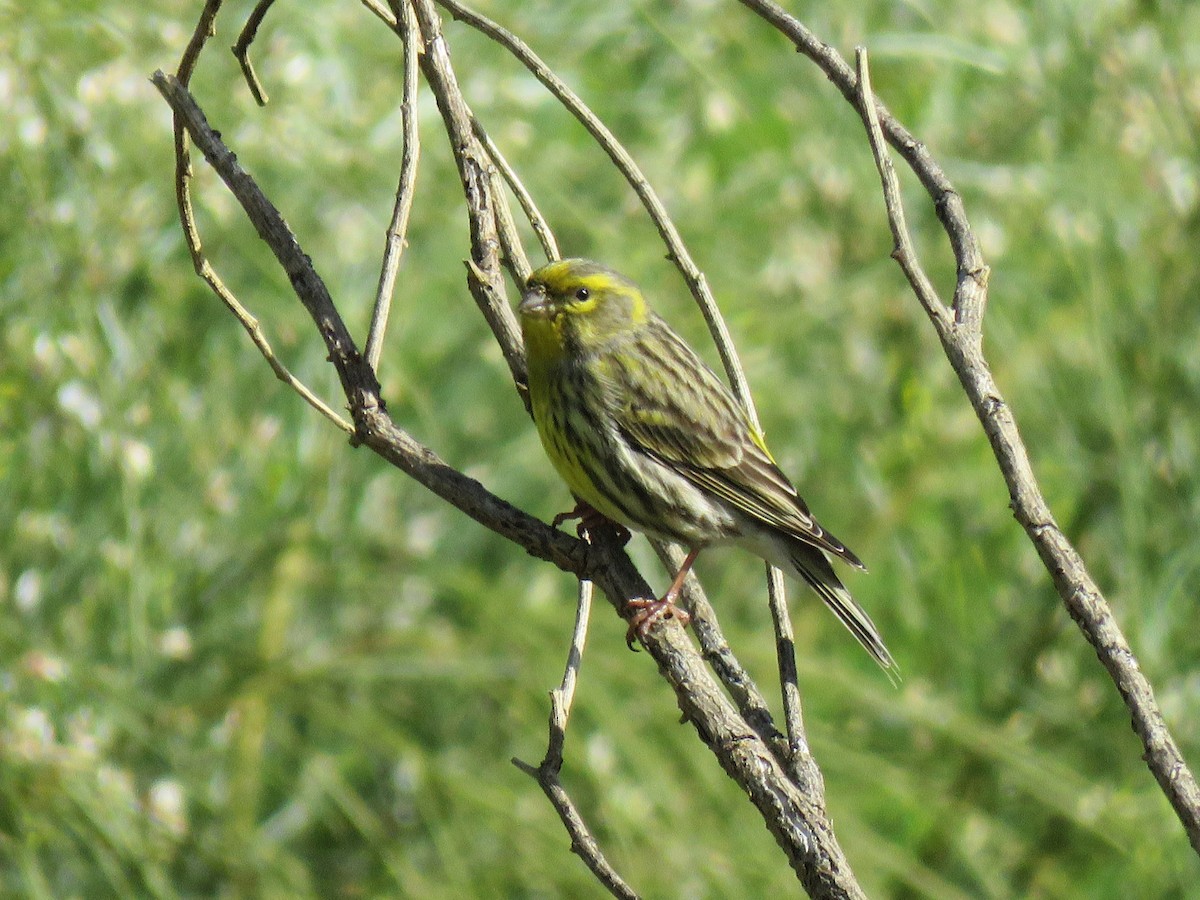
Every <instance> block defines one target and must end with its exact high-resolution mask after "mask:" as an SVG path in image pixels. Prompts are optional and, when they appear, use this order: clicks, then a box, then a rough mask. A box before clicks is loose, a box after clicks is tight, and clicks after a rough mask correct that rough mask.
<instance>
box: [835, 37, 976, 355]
mask: <svg viewBox="0 0 1200 900" xmlns="http://www.w3.org/2000/svg"><path fill="white" fill-rule="evenodd" d="M854 54H855V61H856V63H857V69H858V91H859V94H858V96H859V102H858V108H859V112H860V114H861V115H862V116H863V121H864V122H866V125H867V136H868V137H869V138H870V141H871V151H872V153H874V154H875V162H876V165H877V166H878V168H879V175H880V178H882V179H883V198H884V203H885V204H886V205H887V211H888V224H889V225H890V226H891V229H892V240H893V241H894V242H895V245H894V248H893V250H892V258H893V259H895V260H896V262H898V263H899V264H900V268H901V269H902V270H903V271H904V274H905V276H906V277H907V278H908V283H909V284H910V285H911V286H912V289H913V293H914V294H916V295H917V299H918V300H920V301H921V305H922V306H923V307H925V313H926V314H927V315H928V316H929V318H930V319H931V320H933V324H934V325H935V326H936V328H937V330H938V333H939V334H940V333H943V332H945V331H946V330H948V329H949V328H950V327H951V326H952V325H953V318H952V317H951V315H950V311H949V310H948V309H946V307H945V305H944V304H943V303H942V300H941V298H940V297H938V295H937V290H936V289H935V288H934V286H933V283H932V282H930V280H929V277H928V276H927V275H926V274H925V270H924V269H923V268H921V263H920V261H919V260H918V259H917V254H916V251H915V250H913V243H912V237H911V235H909V233H908V223H907V222H906V221H905V219H904V206H903V204H902V203H901V201H900V180H899V179H898V178H897V177H896V167H895V166H893V165H892V160H891V157H890V156H888V152H887V145H886V144H885V143H884V137H883V129H882V128H880V127H879V111H878V110H877V109H876V108H875V95H874V94H873V93H872V91H871V74H870V70H869V69H868V67H867V51H866V49H865V48H863V47H856V48H855V50H854Z"/></svg>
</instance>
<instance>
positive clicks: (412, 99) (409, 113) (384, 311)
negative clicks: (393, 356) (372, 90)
mask: <svg viewBox="0 0 1200 900" xmlns="http://www.w3.org/2000/svg"><path fill="white" fill-rule="evenodd" d="M397 7H398V9H397V12H398V13H399V15H398V16H397V18H396V31H397V33H398V34H399V35H400V40H402V41H403V42H404V89H403V90H404V92H403V95H402V96H401V100H400V120H401V123H402V128H403V131H404V149H403V151H402V152H401V155H400V180H399V183H398V184H397V186H396V204H395V206H394V207H393V208H392V221H391V223H390V224H389V225H388V230H387V239H386V241H385V242H384V248H383V265H382V266H381V267H380V270H379V287H378V289H377V290H376V292H375V307H374V310H373V311H372V313H371V327H370V329H369V330H368V333H367V350H366V355H367V364H368V365H370V367H371V368H372V369H374V370H375V371H376V372H378V371H379V355H380V353H382V352H383V335H384V333H385V332H386V331H387V321H388V312H389V311H390V310H391V307H392V295H393V294H394V293H395V290H396V275H397V274H398V273H399V271H400V257H401V256H402V255H403V253H404V247H405V245H406V244H407V240H406V237H405V236H406V235H407V233H408V216H409V213H411V212H412V202H413V191H414V188H415V187H416V180H417V160H418V159H419V157H420V155H421V143H420V137H419V136H418V134H417V26H416V23H415V22H414V21H413V16H412V9H411V8H410V7H409V6H408V4H407V3H405V4H403V6H402V7H400V6H399V4H397Z"/></svg>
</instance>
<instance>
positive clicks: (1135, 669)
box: [739, 0, 1200, 853]
mask: <svg viewBox="0 0 1200 900" xmlns="http://www.w3.org/2000/svg"><path fill="white" fill-rule="evenodd" d="M739 2H741V3H742V4H743V5H745V6H747V7H748V8H750V9H751V10H753V11H754V12H756V13H757V14H758V15H760V16H761V17H762V18H764V19H765V20H766V21H768V22H770V23H771V24H772V25H773V26H775V28H776V29H778V30H779V31H780V32H782V33H783V34H784V35H785V36H786V37H787V38H788V39H789V40H790V41H792V43H793V44H794V45H795V46H796V49H797V50H799V51H800V52H801V53H803V54H804V55H805V56H807V57H808V58H809V59H811V60H812V61H813V62H815V63H816V64H817V65H818V66H819V67H820V68H821V70H822V71H823V72H824V73H825V75H826V76H827V77H828V78H829V80H830V81H831V82H833V84H834V86H835V87H836V88H837V89H838V90H839V91H841V92H842V96H844V97H845V98H846V100H847V102H849V103H850V104H852V105H853V106H854V107H855V108H857V109H858V110H859V112H860V114H861V115H862V116H863V119H864V123H865V124H866V127H867V132H868V134H869V135H871V137H872V149H873V152H874V154H875V159H876V164H877V166H878V168H879V171H880V176H881V178H882V179H883V183H884V198H885V202H886V204H887V209H888V219H889V223H890V224H891V227H892V233H893V236H894V238H895V240H896V248H895V251H894V253H893V255H894V256H896V258H897V261H898V262H900V264H901V267H902V268H903V269H904V272H905V275H906V276H907V277H908V278H909V281H910V284H912V285H913V289H914V291H915V292H916V293H917V296H918V299H920V301H921V304H922V306H924V307H925V309H926V312H927V314H928V315H929V318H930V321H931V322H932V323H933V326H934V329H935V330H936V331H937V334H938V337H939V339H940V340H941V343H942V349H943V350H944V352H945V353H946V357H947V359H948V360H949V362H950V365H951V366H952V367H953V368H954V371H955V374H957V375H958V378H959V381H960V382H961V383H962V386H963V390H964V391H965V392H966V395H967V398H968V399H969V400H970V402H971V406H972V408H973V409H974V410H975V414H976V415H977V416H978V417H979V421H980V423H981V424H982V425H983V430H984V432H985V433H986V434H987V437H988V441H989V442H990V444H991V446H992V452H993V454H994V455H995V457H996V462H997V464H998V465H999V468H1000V471H1001V473H1002V474H1003V475H1004V480H1005V483H1006V484H1007V485H1008V492H1009V497H1010V505H1011V507H1012V510H1013V515H1014V516H1015V518H1016V520H1017V521H1018V522H1019V523H1020V524H1021V526H1022V527H1023V528H1024V529H1025V533H1026V534H1027V535H1028V536H1029V539H1030V541H1031V542H1032V543H1033V545H1034V547H1035V548H1036V549H1037V552H1038V555H1039V556H1040V557H1041V559H1042V563H1043V565H1045V567H1046V569H1047V571H1048V572H1049V573H1050V576H1051V578H1052V579H1053V581H1054V586H1055V588H1056V589H1057V590H1058V594H1059V597H1060V598H1061V599H1062V601H1063V604H1064V605H1065V606H1066V608H1067V612H1068V613H1070V615H1071V618H1072V619H1074V620H1075V623H1076V624H1077V625H1078V626H1079V628H1080V630H1081V631H1082V632H1083V634H1084V637H1085V638H1086V639H1087V640H1088V642H1089V643H1090V644H1091V645H1092V647H1093V648H1094V649H1095V651H1096V655H1097V656H1098V657H1099V659H1100V662H1101V663H1102V664H1103V665H1104V668H1105V669H1106V670H1107V671H1108V674H1109V677H1110V678H1111V679H1112V681H1113V684H1114V686H1115V687H1116V689H1117V692H1118V693H1119V694H1120V695H1121V699H1122V700H1123V701H1124V702H1125V706H1126V708H1127V709H1128V710H1129V714H1130V717H1131V719H1132V721H1133V730H1134V731H1135V732H1136V733H1137V735H1138V737H1139V738H1140V739H1141V741H1142V747H1143V749H1144V753H1143V758H1144V759H1145V760H1146V764H1147V765H1148V766H1149V768H1150V771H1151V772H1152V773H1153V775H1154V777H1155V779H1156V780H1157V781H1158V784H1159V786H1160V787H1161V788H1162V790H1163V793H1164V794H1166V796H1167V799H1168V800H1169V801H1170V803H1171V806H1172V807H1173V808H1174V809H1175V813H1176V815H1177V816H1178V817H1179V820H1180V822H1181V823H1182V824H1183V827H1184V829H1185V830H1186V831H1187V835H1188V839H1189V840H1190V841H1191V844H1192V847H1193V849H1195V850H1196V852H1197V853H1200V787H1197V784H1196V779H1195V776H1194V775H1193V774H1192V772H1191V770H1190V769H1189V768H1188V766H1187V763H1186V762H1185V761H1184V759H1183V755H1182V753H1180V751H1179V747H1178V745H1177V744H1176V743H1175V740H1174V738H1173V737H1172V736H1171V732H1170V730H1169V729H1168V728H1167V725H1166V722H1165V721H1164V719H1163V716H1162V712H1161V711H1160V710H1159V708H1158V704H1157V702H1156V701H1155V699H1154V691H1153V689H1152V688H1151V686H1150V682H1149V681H1148V680H1147V678H1146V676H1145V675H1143V674H1142V671H1141V667H1140V666H1139V665H1138V662H1137V658H1136V657H1135V656H1134V654H1133V650H1132V649H1131V648H1130V646H1129V643H1128V641H1126V639H1125V636H1124V634H1122V632H1121V629H1120V627H1119V626H1118V625H1117V623H1116V620H1115V619H1114V618H1113V615H1112V611H1111V609H1110V608H1109V605H1108V601H1107V600H1105V599H1104V595H1103V594H1102V593H1101V592H1100V589H1099V588H1098V587H1097V586H1096V583H1095V581H1093V579H1092V577H1091V575H1090V574H1089V573H1088V571H1087V567H1086V566H1085V565H1084V563H1083V559H1082V558H1081V557H1080V555H1079V553H1078V551H1076V549H1075V548H1074V546H1072V544H1071V542H1070V541H1069V540H1068V539H1067V537H1066V535H1064V534H1063V532H1062V529H1061V528H1060V527H1059V525H1058V523H1057V522H1056V521H1055V520H1054V516H1053V515H1052V514H1051V512H1050V508H1049V505H1048V504H1047V503H1046V499H1045V497H1044V496H1043V495H1042V492H1041V488H1040V487H1039V486H1038V482H1037V479H1036V478H1035V477H1034V474H1033V467H1032V465H1031V464H1030V462H1029V453H1028V451H1027V450H1026V448H1025V444H1024V442H1023V441H1022V440H1021V435H1020V432H1019V431H1018V430H1017V425H1016V420H1015V419H1014V418H1013V414H1012V412H1011V410H1010V409H1009V407H1008V404H1007V403H1006V402H1005V401H1004V398H1003V396H1002V395H1001V393H1000V389H999V388H998V387H997V386H996V383H995V380H994V379H993V378H992V373H991V370H990V368H989V366H988V364H987V360H986V359H985V358H984V356H983V315H984V311H985V309H986V306H987V282H988V268H987V266H986V264H985V263H984V260H983V254H982V252H981V251H980V249H979V242H978V241H977V240H976V238H975V234H974V232H973V231H972V229H971V226H970V223H969V221H968V220H967V216H966V210H965V208H964V207H963V203H962V198H961V197H960V196H959V195H958V193H957V191H955V190H954V187H953V185H951V183H950V180H949V179H948V178H947V177H946V175H945V173H944V172H943V171H942V170H941V168H940V167H939V166H938V165H937V164H936V163H935V162H934V161H933V159H932V158H931V157H930V155H929V151H928V150H927V149H926V148H925V146H924V145H923V144H921V143H920V142H918V141H917V140H916V139H915V138H914V137H913V136H912V135H911V134H910V133H909V132H908V130H907V129H905V128H904V127H903V126H902V125H901V124H900V123H899V122H897V121H896V119H895V118H894V117H893V116H892V115H891V113H890V112H888V110H887V108H886V107H885V106H884V105H883V104H881V103H879V102H878V101H876V100H875V99H874V96H873V95H872V94H871V92H870V87H869V82H868V81H867V79H866V78H863V79H859V78H858V77H856V76H855V74H854V72H853V71H852V70H851V69H850V67H849V66H848V65H847V64H846V62H845V60H843V59H842V58H841V56H840V55H838V53H837V51H836V50H834V49H833V48H831V47H829V46H828V45H827V44H824V43H822V42H821V41H819V40H817V38H816V37H815V36H814V35H813V34H812V33H811V32H810V31H809V30H808V29H807V28H805V27H804V26H803V25H802V24H801V23H800V22H799V21H798V20H796V19H795V18H793V17H792V16H790V15H788V14H787V13H786V12H784V10H783V9H781V8H780V7H779V6H777V5H776V4H775V3H773V2H771V0H739ZM860 66H861V67H862V68H863V71H864V74H865V66H866V59H865V55H863V56H862V57H861V59H860ZM881 137H882V138H883V139H886V141H887V143H889V144H891V145H892V146H893V147H895V148H896V150H897V151H898V152H899V153H900V155H901V156H902V157H903V158H904V160H905V161H906V162H907V163H908V165H909V167H910V168H911V169H912V170H913V172H914V173H916V175H917V177H918V178H919V179H920V181H921V184H922V185H924V187H925V190H926V191H927V192H928V194H929V196H930V198H931V199H932V200H933V204H934V209H935V210H936V212H937V215H938V219H939V220H940V221H941V223H942V227H943V228H944V229H945V231H946V234H947V236H948V237H949V238H950V246H951V248H952V249H953V251H954V258H955V260H956V262H957V264H958V278H957V281H956V284H955V289H954V301H953V304H952V309H953V313H954V314H953V317H952V318H951V317H950V316H949V315H947V314H946V312H945V306H944V305H943V304H942V302H941V301H940V300H938V299H937V296H936V293H935V292H934V291H933V288H932V287H931V286H929V285H928V280H927V279H924V278H923V275H922V274H921V273H920V267H919V265H917V264H916V257H915V254H914V252H913V250H912V245H911V241H909V239H908V236H907V226H906V225H905V223H904V216H903V212H902V210H901V208H900V202H899V192H898V189H897V188H896V185H895V172H894V171H893V170H892V168H891V164H890V162H888V161H887V159H886V157H887V153H886V149H885V148H884V146H883V140H882V139H881Z"/></svg>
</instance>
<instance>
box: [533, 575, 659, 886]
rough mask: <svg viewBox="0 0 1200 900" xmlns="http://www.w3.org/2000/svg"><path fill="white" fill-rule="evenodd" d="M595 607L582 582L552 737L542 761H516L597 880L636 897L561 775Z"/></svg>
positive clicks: (556, 694) (554, 696)
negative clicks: (564, 783) (606, 852)
mask: <svg viewBox="0 0 1200 900" xmlns="http://www.w3.org/2000/svg"><path fill="white" fill-rule="evenodd" d="M591 609H592V582H590V581H588V580H586V579H584V580H581V581H580V582H579V596H578V603H577V605H576V607H575V628H574V629H573V630H572V632H571V646H570V648H569V649H568V650H567V663H566V666H565V667H564V669H563V677H562V682H561V683H560V684H559V686H558V687H557V688H555V689H554V690H552V691H551V692H550V725H549V730H550V737H549V740H548V741H547V744H546V755H545V757H544V758H543V759H542V762H541V764H540V765H537V766H531V765H530V764H529V763H527V762H525V761H523V760H520V759H517V758H516V757H513V760H512V763H513V765H514V766H516V767H517V768H518V769H520V770H521V771H522V772H524V773H525V774H527V775H529V776H531V777H532V778H533V779H534V780H535V781H537V783H538V785H539V786H540V787H541V788H542V791H543V792H544V793H545V794H546V797H547V798H548V799H549V800H550V803H551V804H552V805H553V806H554V808H555V810H557V811H558V816H559V818H560V819H562V823H563V826H564V827H565V828H566V829H567V834H569V835H570V836H571V852H572V853H575V854H577V855H578V856H579V857H580V858H581V859H582V860H583V861H584V864H585V865H587V867H588V868H589V869H590V870H591V872H592V874H593V875H595V876H596V878H597V880H599V882H600V883H601V884H602V885H604V887H605V888H606V889H607V890H608V891H609V893H611V894H612V895H613V896H614V897H621V898H627V900H633V898H636V897H637V894H636V893H634V891H633V889H632V888H631V887H630V886H629V885H628V884H627V883H626V882H625V881H624V879H622V878H621V876H620V875H618V874H617V871H616V870H615V869H614V868H613V867H612V865H611V864H610V863H609V862H608V860H607V859H606V858H605V856H604V853H603V852H602V851H601V850H600V845H599V843H598V842H597V841H596V838H595V837H594V836H593V835H592V833H591V829H589V828H588V827H587V823H586V822H584V821H583V816H581V815H580V813H579V809H578V808H577V807H576V806H575V803H574V801H573V800H571V797H570V795H569V794H568V793H567V791H566V789H565V788H564V787H563V785H562V781H561V780H560V779H559V775H560V774H561V773H562V767H563V747H564V745H565V744H566V740H567V720H568V719H569V718H570V716H571V704H572V703H573V702H574V700H575V686H576V684H577V683H578V681H579V668H580V666H581V665H582V664H583V645H584V642H585V641H586V640H587V630H588V619H589V617H590V615H591Z"/></svg>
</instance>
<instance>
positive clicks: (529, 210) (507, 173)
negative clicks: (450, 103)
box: [471, 119, 561, 260]
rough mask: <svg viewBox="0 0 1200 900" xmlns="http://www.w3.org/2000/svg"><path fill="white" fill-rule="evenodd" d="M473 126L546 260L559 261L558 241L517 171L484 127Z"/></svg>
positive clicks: (476, 121) (475, 122) (475, 121)
mask: <svg viewBox="0 0 1200 900" xmlns="http://www.w3.org/2000/svg"><path fill="white" fill-rule="evenodd" d="M471 126H472V127H473V128H474V129H475V134H476V136H477V137H478V138H479V139H480V140H481V141H483V146H484V147H485V148H486V149H487V152H488V155H489V156H491V158H492V162H494V163H495V164H496V168H497V169H499V170H500V174H501V175H503V176H504V181H505V183H506V184H507V185H508V186H509V188H510V189H511V190H512V192H513V195H514V196H515V197H516V198H517V202H518V203H519V204H521V209H522V210H523V211H524V213H525V218H526V219H528V220H529V226H530V227H531V228H532V229H533V233H534V234H535V235H537V239H538V241H539V243H541V245H542V251H543V252H544V253H545V254H546V259H549V260H555V259H559V258H560V256H561V254H560V253H559V252H558V241H556V240H555V239H554V233H553V232H552V231H551V230H550V226H548V225H547V224H546V217H545V216H543V215H542V213H541V210H539V209H538V208H537V204H536V203H535V202H534V200H533V196H532V195H531V194H530V193H529V191H528V190H527V189H526V187H525V185H524V183H523V182H522V181H521V179H520V178H519V177H518V176H517V173H516V170H514V169H513V167H512V166H510V165H509V164H508V160H506V159H505V158H504V154H502V153H501V152H500V148H499V147H497V146H496V145H495V144H494V143H492V139H491V138H490V137H489V136H488V133H487V132H486V131H484V129H483V125H482V124H480V122H479V120H478V119H472V121H471Z"/></svg>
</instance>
